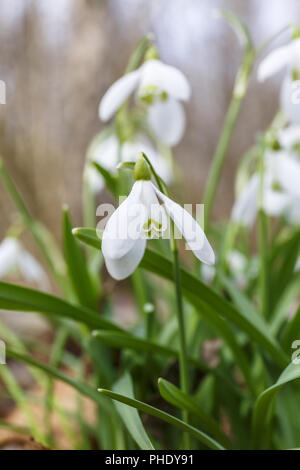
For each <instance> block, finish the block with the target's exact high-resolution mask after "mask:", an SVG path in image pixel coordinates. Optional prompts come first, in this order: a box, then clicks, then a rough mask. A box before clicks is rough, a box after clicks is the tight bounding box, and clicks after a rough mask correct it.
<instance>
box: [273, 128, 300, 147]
mask: <svg viewBox="0 0 300 470" xmlns="http://www.w3.org/2000/svg"><path fill="white" fill-rule="evenodd" d="M278 140H279V143H280V145H281V147H282V148H284V149H286V150H292V149H293V148H294V147H295V145H299V144H300V125H290V126H288V127H285V128H284V129H281V130H280V131H279V132H278Z"/></svg>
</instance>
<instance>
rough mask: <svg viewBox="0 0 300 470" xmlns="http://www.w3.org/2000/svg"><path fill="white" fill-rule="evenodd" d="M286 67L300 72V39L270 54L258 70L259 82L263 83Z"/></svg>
mask: <svg viewBox="0 0 300 470" xmlns="http://www.w3.org/2000/svg"><path fill="white" fill-rule="evenodd" d="M285 67H288V68H289V70H294V69H295V70H297V71H300V39H295V40H293V41H291V42H290V43H289V44H287V45H285V46H282V47H278V48H277V49H275V50H274V51H272V52H270V54H268V55H267V56H266V57H265V58H264V59H263V60H262V61H261V63H260V65H259V67H258V69H257V77H258V80H259V81H261V82H263V81H265V80H266V79H267V78H269V77H271V76H272V75H274V74H275V73H277V72H279V71H280V70H281V69H283V68H285Z"/></svg>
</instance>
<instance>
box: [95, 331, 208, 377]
mask: <svg viewBox="0 0 300 470" xmlns="http://www.w3.org/2000/svg"><path fill="white" fill-rule="evenodd" d="M93 337H94V338H96V339H99V341H101V342H102V343H104V344H107V345H108V346H111V347H115V348H119V349H132V350H134V351H138V352H143V353H147V354H157V355H159V356H166V357H175V358H178V357H179V352H178V351H176V350H174V349H172V348H169V347H167V346H163V345H161V344H157V343H153V342H151V341H148V340H146V339H144V338H137V337H136V336H133V335H131V334H129V333H127V332H126V333H124V332H118V331H93ZM188 360H189V361H190V362H191V363H193V364H194V365H195V366H197V367H198V368H199V369H200V370H201V371H205V372H208V371H210V368H209V367H208V366H207V365H206V364H204V363H202V362H201V361H199V360H197V359H193V358H191V357H189V358H188ZM213 371H214V370H212V372H213Z"/></svg>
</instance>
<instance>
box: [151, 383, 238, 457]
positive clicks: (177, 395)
mask: <svg viewBox="0 0 300 470" xmlns="http://www.w3.org/2000/svg"><path fill="white" fill-rule="evenodd" d="M158 388H159V392H160V394H161V396H162V397H163V398H164V399H165V400H166V401H167V402H169V403H171V404H172V405H174V406H177V407H178V408H180V409H181V410H186V411H188V412H189V413H190V414H191V416H193V418H195V419H197V421H198V422H199V423H200V425H201V426H202V427H203V428H204V431H207V432H208V433H209V434H211V435H212V436H213V437H214V438H215V439H217V440H218V442H220V444H222V445H223V446H224V447H225V448H230V447H231V444H230V442H229V440H228V438H227V436H226V435H225V434H224V432H223V431H222V430H221V429H220V426H219V425H218V423H217V422H216V421H215V420H214V419H213V418H211V417H210V416H209V415H208V414H207V413H206V412H205V411H204V410H203V409H202V408H201V407H200V405H199V403H198V402H197V401H196V400H195V399H193V398H192V397H190V396H188V395H187V394H186V393H184V392H182V391H181V390H180V389H179V388H177V387H176V386H175V385H173V384H172V383H170V382H168V381H167V380H165V379H162V378H160V379H158Z"/></svg>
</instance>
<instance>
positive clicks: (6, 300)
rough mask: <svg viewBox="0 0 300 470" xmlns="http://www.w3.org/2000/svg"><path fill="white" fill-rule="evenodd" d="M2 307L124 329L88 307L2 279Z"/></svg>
mask: <svg viewBox="0 0 300 470" xmlns="http://www.w3.org/2000/svg"><path fill="white" fill-rule="evenodd" d="M0 308H3V309H6V310H20V311H22V312H39V313H42V314H44V315H46V316H49V317H58V318H61V317H63V318H68V319H70V320H74V321H77V322H81V323H83V324H84V325H87V326H88V327H90V328H93V329H95V328H101V329H102V328H104V329H109V330H118V331H122V330H121V328H119V327H118V326H117V325H115V324H114V323H112V322H110V321H109V320H106V319H104V318H102V317H101V316H100V315H99V314H98V313H97V312H94V311H93V310H91V309H88V308H87V307H82V306H80V307H79V306H76V305H73V304H71V303H70V302H67V301H65V300H62V299H60V298H59V297H55V296H54V295H50V294H45V293H44V292H40V291H38V290H35V289H29V288H28V287H22V286H16V285H14V284H9V283H7V282H2V281H1V282H0Z"/></svg>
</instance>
